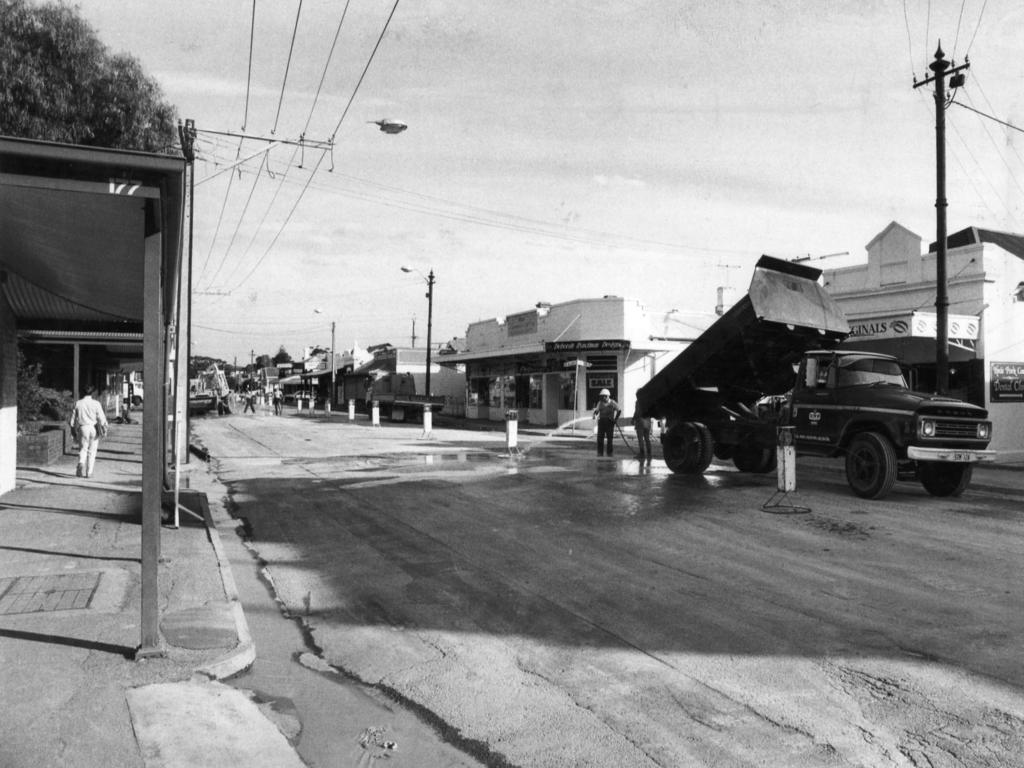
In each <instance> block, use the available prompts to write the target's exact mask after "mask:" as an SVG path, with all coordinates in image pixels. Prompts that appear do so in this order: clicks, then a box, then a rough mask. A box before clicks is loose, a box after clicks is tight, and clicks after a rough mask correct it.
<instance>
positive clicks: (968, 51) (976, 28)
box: [964, 0, 988, 57]
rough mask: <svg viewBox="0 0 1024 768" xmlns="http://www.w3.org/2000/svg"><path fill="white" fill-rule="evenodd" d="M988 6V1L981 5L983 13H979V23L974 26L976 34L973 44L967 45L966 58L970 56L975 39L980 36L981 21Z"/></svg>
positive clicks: (972, 40)
mask: <svg viewBox="0 0 1024 768" xmlns="http://www.w3.org/2000/svg"><path fill="white" fill-rule="evenodd" d="M986 6H988V0H985V2H983V3H982V4H981V11H980V12H979V13H978V23H977V24H975V25H974V34H973V35H971V42H969V43H968V44H967V50H966V51H964V57H966V56H967V55H968V54H970V52H971V46H972V45H974V38H976V37H977V36H978V30H979V29H980V28H981V19H982V17H984V15H985V8H986Z"/></svg>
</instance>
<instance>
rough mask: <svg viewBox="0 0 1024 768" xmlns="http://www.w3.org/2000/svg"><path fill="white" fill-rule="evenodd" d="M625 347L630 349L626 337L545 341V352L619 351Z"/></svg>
mask: <svg viewBox="0 0 1024 768" xmlns="http://www.w3.org/2000/svg"><path fill="white" fill-rule="evenodd" d="M623 349H629V342H628V341H626V340H624V339H600V340H595V341H548V342H545V343H544V351H545V352H617V351H619V350H623Z"/></svg>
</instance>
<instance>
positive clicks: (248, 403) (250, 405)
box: [242, 389, 256, 416]
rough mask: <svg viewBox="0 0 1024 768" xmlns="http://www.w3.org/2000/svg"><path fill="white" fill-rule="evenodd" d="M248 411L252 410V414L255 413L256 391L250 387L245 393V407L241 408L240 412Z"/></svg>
mask: <svg viewBox="0 0 1024 768" xmlns="http://www.w3.org/2000/svg"><path fill="white" fill-rule="evenodd" d="M249 411H252V413H253V415H254V416H255V415H256V393H255V392H254V391H253V390H251V389H250V390H249V391H248V392H246V393H245V408H243V409H242V413H243V414H244V413H248V412H249Z"/></svg>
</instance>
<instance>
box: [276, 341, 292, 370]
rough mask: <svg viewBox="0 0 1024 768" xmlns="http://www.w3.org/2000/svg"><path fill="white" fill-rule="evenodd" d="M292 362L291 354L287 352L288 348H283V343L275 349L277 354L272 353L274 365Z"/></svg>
mask: <svg viewBox="0 0 1024 768" xmlns="http://www.w3.org/2000/svg"><path fill="white" fill-rule="evenodd" d="M290 362H292V356H291V355H289V354H288V350H286V349H285V348H284V344H282V345H281V348H280V349H279V350H277V354H276V355H274V365H277V364H279V363H290Z"/></svg>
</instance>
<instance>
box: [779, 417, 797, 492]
mask: <svg viewBox="0 0 1024 768" xmlns="http://www.w3.org/2000/svg"><path fill="white" fill-rule="evenodd" d="M776 453H777V455H778V463H777V468H778V481H779V484H778V488H779V490H780V491H782V492H784V493H789V492H790V491H795V490H796V448H795V447H794V446H793V427H779V435H778V447H777V448H776Z"/></svg>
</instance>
